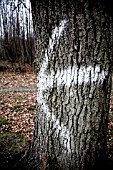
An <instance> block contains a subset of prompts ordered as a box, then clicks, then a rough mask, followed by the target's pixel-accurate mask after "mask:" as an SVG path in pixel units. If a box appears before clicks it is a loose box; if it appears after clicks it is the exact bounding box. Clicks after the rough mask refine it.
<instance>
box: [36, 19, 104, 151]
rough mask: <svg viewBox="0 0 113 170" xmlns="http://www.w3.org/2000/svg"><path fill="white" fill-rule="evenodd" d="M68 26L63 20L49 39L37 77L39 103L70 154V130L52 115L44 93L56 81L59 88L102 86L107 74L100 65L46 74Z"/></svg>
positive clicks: (71, 68) (70, 68)
mask: <svg viewBox="0 0 113 170" xmlns="http://www.w3.org/2000/svg"><path fill="white" fill-rule="evenodd" d="M66 24H67V21H66V20H62V21H61V22H60V24H59V26H58V27H55V29H54V30H53V32H52V36H51V38H50V39H49V45H48V48H47V50H46V51H45V56H44V59H43V62H42V64H41V67H40V71H39V73H38V76H37V101H38V103H39V104H40V105H41V109H42V110H43V112H44V113H46V114H47V119H48V120H49V118H52V122H53V129H55V133H56V134H57V135H59V134H60V140H61V142H62V141H63V142H62V144H63V145H64V147H65V148H66V149H68V152H71V151H72V149H71V146H70V133H69V130H68V129H67V128H66V126H64V125H63V123H60V121H59V120H58V119H57V118H56V116H55V115H53V114H51V112H50V110H49V107H48V106H47V104H46V102H45V100H44V95H43V92H44V91H45V90H47V89H49V88H52V87H54V85H53V84H54V81H55V80H56V82H57V86H59V85H60V86H61V85H64V84H65V87H66V86H67V87H70V86H71V85H72V83H74V84H78V85H82V83H84V84H87V83H93V82H97V84H102V82H103V80H104V79H105V76H106V74H107V72H106V71H104V70H102V69H101V68H100V66H99V65H98V66H95V67H93V66H87V67H85V66H81V67H80V68H78V67H77V66H76V65H75V66H73V67H71V66H69V67H68V68H67V69H65V70H61V69H59V68H58V70H57V72H56V73H55V72H54V71H51V74H47V73H46V70H47V66H48V62H49V61H50V59H51V56H52V53H53V48H54V46H55V45H56V44H58V42H59V38H60V37H61V36H62V33H63V32H64V30H65V28H66ZM76 48H77V47H76ZM80 53H81V48H80Z"/></svg>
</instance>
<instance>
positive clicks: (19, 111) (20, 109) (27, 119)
mask: <svg viewBox="0 0 113 170" xmlns="http://www.w3.org/2000/svg"><path fill="white" fill-rule="evenodd" d="M25 87H26V88H28V87H31V90H28V91H25V90H24V89H25ZM9 88H11V90H10V91H7V89H9ZM20 88H21V89H22V90H21V92H20V90H19V89H20ZM35 88H36V73H35V72H34V69H33V68H31V67H30V66H29V65H27V64H26V65H23V66H20V65H19V64H13V66H12V65H11V64H9V63H5V62H2V63H1V62H0V131H1V133H0V135H1V134H4V133H7V132H11V133H12V132H13V133H15V132H16V133H19V134H20V135H22V136H23V137H24V138H25V139H26V140H27V141H31V140H32V137H33V128H34V117H35V114H36V89H35ZM2 89H6V91H2ZM12 89H14V90H13V91H12ZM15 89H17V90H16V91H15ZM0 140H1V138H0ZM24 148H25V147H24ZM108 150H109V156H110V158H111V159H112V160H113V92H112V95H111V103H110V112H109V120H108Z"/></svg>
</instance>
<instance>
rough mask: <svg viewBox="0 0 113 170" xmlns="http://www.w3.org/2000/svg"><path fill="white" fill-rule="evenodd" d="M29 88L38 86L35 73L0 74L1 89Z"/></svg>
mask: <svg viewBox="0 0 113 170" xmlns="http://www.w3.org/2000/svg"><path fill="white" fill-rule="evenodd" d="M23 86H24V87H29V86H34V87H35V86H36V75H35V73H16V72H14V73H10V72H1V73H0V87H3V88H5V87H23Z"/></svg>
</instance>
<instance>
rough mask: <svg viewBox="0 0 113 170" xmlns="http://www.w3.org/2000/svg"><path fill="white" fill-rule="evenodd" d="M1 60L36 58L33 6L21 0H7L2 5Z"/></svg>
mask: <svg viewBox="0 0 113 170" xmlns="http://www.w3.org/2000/svg"><path fill="white" fill-rule="evenodd" d="M0 14H1V15H0V60H3V61H8V62H12V63H15V62H19V64H25V63H28V64H30V65H32V63H33V60H34V35H33V28H32V20H31V8H30V4H29V8H28V7H27V6H26V4H25V2H24V1H22V2H21V3H20V1H19V0H17V2H15V0H5V1H3V2H2V3H1V5H0Z"/></svg>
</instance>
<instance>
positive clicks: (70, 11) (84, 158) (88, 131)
mask: <svg viewBox="0 0 113 170" xmlns="http://www.w3.org/2000/svg"><path fill="white" fill-rule="evenodd" d="M32 9H33V10H34V8H32ZM34 13H35V19H34V25H35V45H36V58H35V63H36V70H37V115H36V119H35V131H34V139H33V142H32V145H31V150H30V153H31V155H32V156H31V157H32V159H33V160H32V161H30V164H31V162H32V163H33V165H35V167H34V169H38V168H39V169H41V170H42V169H54V170H55V169H57V170H58V169H59V170H64V169H65V170H69V169H71V170H75V169H76V170H91V169H92V168H93V167H94V166H95V164H96V162H97V161H98V160H104V157H105V156H106V151H107V117H108V113H109V101H110V91H111V69H112V54H113V52H112V46H113V31H112V30H113V24H112V17H110V15H109V14H108V13H107V12H106V10H105V8H104V4H100V3H90V1H88V0H84V1H82V0H77V1H73V0H72V1H69V2H66V1H64V0H61V1H52V0H49V1H36V11H34ZM32 168H33V167H32Z"/></svg>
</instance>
